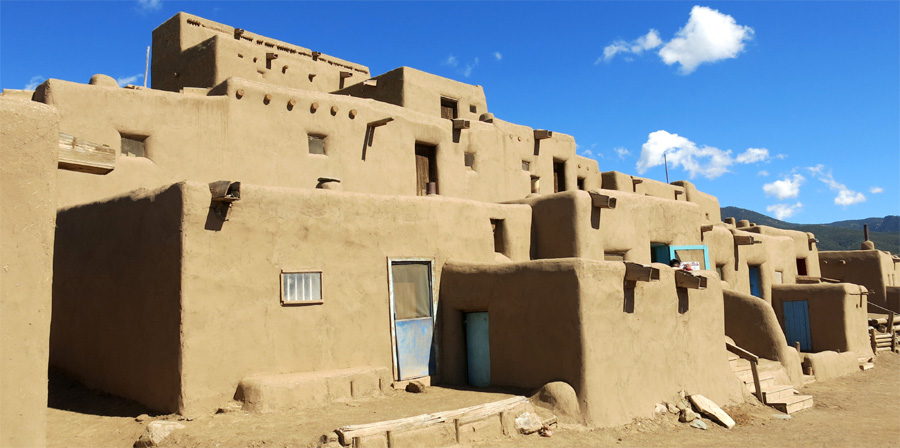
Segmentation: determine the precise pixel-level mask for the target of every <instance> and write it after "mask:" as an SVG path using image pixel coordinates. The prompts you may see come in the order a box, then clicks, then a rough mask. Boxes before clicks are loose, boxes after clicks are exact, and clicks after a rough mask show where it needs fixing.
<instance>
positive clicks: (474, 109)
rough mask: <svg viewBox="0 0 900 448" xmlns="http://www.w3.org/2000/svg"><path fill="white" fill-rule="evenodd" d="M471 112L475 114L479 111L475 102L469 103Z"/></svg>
mask: <svg viewBox="0 0 900 448" xmlns="http://www.w3.org/2000/svg"><path fill="white" fill-rule="evenodd" d="M469 112H471V113H473V114H477V113H478V107H477V106H475V105H474V104H472V105H469Z"/></svg>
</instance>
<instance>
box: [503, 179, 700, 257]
mask: <svg viewBox="0 0 900 448" xmlns="http://www.w3.org/2000/svg"><path fill="white" fill-rule="evenodd" d="M594 192H596V193H598V194H603V195H607V196H610V197H614V198H616V201H617V202H616V207H615V208H598V207H594V206H593V202H592V199H591V195H590V194H589V193H588V192H586V191H567V192H565V193H561V194H554V195H546V196H535V197H530V198H528V199H523V200H518V201H511V202H513V203H522V204H529V205H531V206H532V207H533V208H534V217H533V243H532V244H533V246H534V247H533V251H534V252H533V257H532V258H564V257H583V258H590V259H594V260H603V259H604V254H605V253H622V254H624V257H625V260H627V261H633V262H636V263H645V264H646V263H650V261H651V255H650V245H651V243H665V244H668V245H694V244H701V242H700V230H699V229H700V222H701V221H700V220H701V217H700V214H699V213H698V211H699V206H698V205H697V204H693V203H689V202H685V201H674V200H667V199H660V198H657V197H653V196H644V195H641V194H635V193H628V192H623V191H613V190H594Z"/></svg>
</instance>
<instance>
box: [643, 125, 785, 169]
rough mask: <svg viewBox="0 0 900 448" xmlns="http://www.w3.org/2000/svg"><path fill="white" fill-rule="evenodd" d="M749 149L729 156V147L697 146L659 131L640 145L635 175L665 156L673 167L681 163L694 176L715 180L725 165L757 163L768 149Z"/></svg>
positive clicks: (659, 163)
mask: <svg viewBox="0 0 900 448" xmlns="http://www.w3.org/2000/svg"><path fill="white" fill-rule="evenodd" d="M763 151H764V150H761V149H756V148H750V149H748V150H746V151H744V152H743V153H741V154H740V155H739V156H738V157H737V158H734V157H732V156H731V150H730V149H729V150H721V149H719V148H716V147H712V146H697V144H695V143H694V142H692V141H690V140H688V139H686V138H684V137H682V136H680V135H678V134H670V133H668V132H666V131H663V130H659V131H656V132H652V133H650V135H648V136H647V142H646V143H644V145H643V146H642V147H641V155H640V157H639V158H638V162H637V172H638V174H643V173H644V172H645V171H647V170H648V169H650V168H652V167H654V166H659V165H662V164H663V162H664V160H665V158H664V156H665V157H667V158H668V161H669V163H670V164H671V165H672V166H673V167H677V166H681V167H682V168H683V169H684V170H685V171H687V172H688V173H690V177H691V178H692V179H693V178H694V177H695V176H696V175H698V174H699V175H702V176H704V177H706V178H707V179H715V178H717V177H719V176H721V175H723V174H725V173H727V172H728V167H729V166H731V165H734V164H735V163H742V164H747V163H756V162H761V161H765V160H767V159H768V150H765V153H764V154H763Z"/></svg>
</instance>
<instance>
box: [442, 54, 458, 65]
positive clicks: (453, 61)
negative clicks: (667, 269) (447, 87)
mask: <svg viewBox="0 0 900 448" xmlns="http://www.w3.org/2000/svg"><path fill="white" fill-rule="evenodd" d="M441 65H444V66H447V67H456V66H457V65H459V60H458V59H456V56H453V55H452V54H451V55H449V56H447V57H446V58H444V60H443V61H441Z"/></svg>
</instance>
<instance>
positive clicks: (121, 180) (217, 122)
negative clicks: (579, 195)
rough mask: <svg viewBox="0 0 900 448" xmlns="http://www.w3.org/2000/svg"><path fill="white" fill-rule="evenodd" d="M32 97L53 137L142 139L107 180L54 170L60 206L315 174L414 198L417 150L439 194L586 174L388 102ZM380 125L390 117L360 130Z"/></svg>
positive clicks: (510, 132)
mask: <svg viewBox="0 0 900 448" xmlns="http://www.w3.org/2000/svg"><path fill="white" fill-rule="evenodd" d="M267 95H268V98H269V99H266V98H267V97H266V96H267ZM36 97H37V98H38V99H39V100H41V101H44V102H46V103H48V104H51V105H54V106H56V107H57V108H59V110H60V116H61V121H60V130H61V131H62V132H66V133H69V134H72V135H76V136H78V137H79V138H84V139H86V140H90V141H93V142H96V143H100V144H106V145H109V146H110V147H111V148H113V149H115V150H117V151H120V149H121V135H138V136H147V138H146V140H145V147H146V151H147V157H123V156H120V157H119V158H118V160H117V167H116V170H115V171H114V172H112V173H110V174H108V175H106V176H102V177H90V178H88V177H83V176H82V177H76V176H75V175H73V174H72V173H61V174H60V186H61V189H60V194H61V196H60V205H62V206H69V205H75V204H79V203H85V202H91V201H96V200H99V199H103V198H108V197H111V196H114V195H117V194H124V193H126V192H128V191H131V190H134V189H136V188H140V187H146V188H156V187H160V186H163V185H166V184H169V183H172V182H177V181H180V180H184V179H189V180H195V181H201V182H212V181H216V180H222V179H231V180H239V181H243V182H246V183H250V184H258V185H270V186H281V187H290V188H314V187H316V185H317V183H318V179H319V178H320V177H335V178H339V179H341V181H342V183H341V185H342V186H343V189H344V190H345V191H355V192H364V193H375V194H384V195H405V196H414V195H416V193H417V187H416V161H415V156H414V148H415V145H416V143H423V144H428V145H434V146H435V148H436V162H437V184H438V185H437V189H438V193H439V194H440V195H442V196H449V197H458V198H467V199H474V200H478V201H486V202H499V201H504V200H510V199H517V198H524V197H526V196H528V195H529V194H531V177H532V176H538V177H540V178H541V179H543V180H545V181H544V182H541V183H540V192H542V193H552V192H553V183H552V179H553V161H554V160H557V161H563V162H565V177H566V179H565V181H566V183H565V186H566V189H567V190H574V189H575V188H576V187H577V178H578V170H579V168H578V164H582V165H583V168H582V169H583V170H588V169H589V168H584V166H585V165H584V164H585V163H586V162H585V161H584V160H583V159H582V158H579V157H577V156H576V155H575V141H574V139H572V137H570V136H567V135H564V134H558V133H555V134H554V135H553V137H551V138H549V139H546V140H542V141H541V146H540V151H539V152H540V155H535V154H534V150H535V145H534V135H533V134H534V132H533V130H532V129H531V128H528V127H525V126H518V125H513V124H510V123H506V122H503V121H502V120H494V122H493V123H485V122H479V121H473V122H472V123H471V128H470V129H465V130H457V131H454V130H453V129H452V122H451V121H450V120H446V119H441V118H435V117H431V116H427V115H424V114H420V113H417V112H414V111H410V110H407V109H404V108H401V107H397V106H394V105H390V104H385V103H378V102H374V101H371V100H366V99H360V98H353V97H348V96H337V95H329V94H323V93H318V92H311V91H304V90H296V89H288V88H284V87H278V86H270V85H266V84H262V83H258V82H253V81H248V80H243V79H239V78H232V79H229V80H228V81H227V82H226V83H224V84H222V85H220V86H218V87H217V88H216V89H213V92H212V96H198V95H196V94H176V93H170V92H162V91H154V90H148V89H121V88H117V87H105V86H99V85H86V84H77V83H71V82H66V81H59V80H49V81H47V82H46V83H44V84H43V85H41V86H40V87H39V88H38V91H37V92H36ZM291 101H293V105H291ZM314 107H315V108H314ZM86 111H89V113H88V112H86ZM384 118H393V119H394V120H393V121H391V122H389V123H388V124H386V125H384V126H380V127H376V128H374V132H371V131H369V129H370V128H369V127H368V125H367V124H368V123H370V122H373V121H376V120H380V119H384ZM308 134H314V135H322V136H324V137H325V148H326V149H325V152H326V154H325V155H320V154H310V153H309V144H308V137H307V136H308ZM367 138H368V139H367ZM466 152H472V153H474V160H475V165H474V167H473V168H474V169H470V168H469V167H466V166H465V160H464V159H465V153H466ZM522 161H528V162H529V164H530V165H529V168H528V169H527V170H526V169H523V165H522ZM585 182H586V185H589V184H591V182H596V179H595V178H594V179H593V180H586V181H585Z"/></svg>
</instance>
